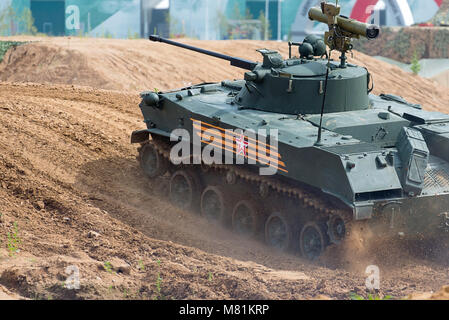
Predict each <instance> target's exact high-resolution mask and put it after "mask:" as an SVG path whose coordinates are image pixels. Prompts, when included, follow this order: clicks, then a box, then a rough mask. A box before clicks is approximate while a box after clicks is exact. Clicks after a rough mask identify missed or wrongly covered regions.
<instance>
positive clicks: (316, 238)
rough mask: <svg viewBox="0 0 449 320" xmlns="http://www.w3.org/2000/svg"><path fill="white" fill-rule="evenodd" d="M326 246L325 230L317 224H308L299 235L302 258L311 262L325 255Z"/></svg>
mask: <svg viewBox="0 0 449 320" xmlns="http://www.w3.org/2000/svg"><path fill="white" fill-rule="evenodd" d="M326 246H327V238H326V232H325V228H324V227H323V226H322V225H321V224H318V223H316V222H308V223H306V224H305V225H304V227H303V228H302V230H301V233H300V235H299V247H300V250H301V254H302V256H303V257H305V258H306V259H309V260H315V259H317V258H318V257H319V256H320V255H321V254H322V253H323V251H324V249H325V248H326Z"/></svg>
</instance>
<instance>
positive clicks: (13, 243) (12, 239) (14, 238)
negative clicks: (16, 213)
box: [7, 222, 22, 257]
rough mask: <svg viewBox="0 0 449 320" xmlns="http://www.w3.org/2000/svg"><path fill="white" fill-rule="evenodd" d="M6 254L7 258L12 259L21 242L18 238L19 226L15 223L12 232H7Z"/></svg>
mask: <svg viewBox="0 0 449 320" xmlns="http://www.w3.org/2000/svg"><path fill="white" fill-rule="evenodd" d="M7 237H8V252H9V256H10V257H12V256H14V254H15V253H16V252H17V251H18V250H19V244H20V243H21V242H22V241H21V240H20V238H19V225H18V224H17V222H14V224H13V231H12V232H8V234H7Z"/></svg>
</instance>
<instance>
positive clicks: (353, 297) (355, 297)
mask: <svg viewBox="0 0 449 320" xmlns="http://www.w3.org/2000/svg"><path fill="white" fill-rule="evenodd" d="M349 298H350V299H351V300H391V299H393V297H392V296H383V297H381V296H379V295H377V294H375V295H373V294H371V293H368V295H367V297H366V298H365V297H363V296H361V295H358V294H356V293H354V292H351V293H349Z"/></svg>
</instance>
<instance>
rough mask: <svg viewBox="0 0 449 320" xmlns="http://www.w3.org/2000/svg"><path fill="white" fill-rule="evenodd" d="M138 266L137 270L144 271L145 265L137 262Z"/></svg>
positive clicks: (140, 261)
mask: <svg viewBox="0 0 449 320" xmlns="http://www.w3.org/2000/svg"><path fill="white" fill-rule="evenodd" d="M138 265H139V270H140V271H145V265H144V264H143V261H142V260H139V262H138Z"/></svg>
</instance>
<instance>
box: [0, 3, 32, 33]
mask: <svg viewBox="0 0 449 320" xmlns="http://www.w3.org/2000/svg"><path fill="white" fill-rule="evenodd" d="M36 33H37V29H36V27H35V26H34V18H33V15H32V13H31V10H30V9H29V8H24V9H23V10H22V11H21V12H15V11H14V8H13V7H12V6H11V5H9V6H7V7H6V8H5V9H3V11H1V12H0V35H2V36H9V35H16V34H26V35H35V34H36Z"/></svg>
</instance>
